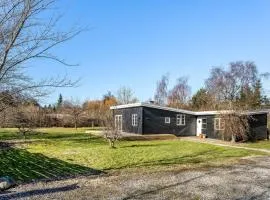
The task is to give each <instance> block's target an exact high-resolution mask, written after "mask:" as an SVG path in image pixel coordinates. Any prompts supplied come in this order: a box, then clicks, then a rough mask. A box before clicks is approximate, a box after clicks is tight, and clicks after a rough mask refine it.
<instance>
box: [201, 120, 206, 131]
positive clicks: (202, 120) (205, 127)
mask: <svg viewBox="0 0 270 200" xmlns="http://www.w3.org/2000/svg"><path fill="white" fill-rule="evenodd" d="M204 119H205V121H206V122H205V123H204V122H203V120H204ZM203 125H205V128H204V127H203ZM202 129H204V130H205V129H207V118H202Z"/></svg>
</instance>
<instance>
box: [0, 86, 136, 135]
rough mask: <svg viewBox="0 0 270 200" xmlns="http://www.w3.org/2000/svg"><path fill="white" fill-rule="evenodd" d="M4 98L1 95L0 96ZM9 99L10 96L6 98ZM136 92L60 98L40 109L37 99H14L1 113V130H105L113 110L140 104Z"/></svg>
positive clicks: (119, 91) (123, 88)
mask: <svg viewBox="0 0 270 200" xmlns="http://www.w3.org/2000/svg"><path fill="white" fill-rule="evenodd" d="M0 95H1V93H0ZM5 96H7V94H5ZM137 101H138V100H137V98H136V97H135V96H134V93H133V91H132V90H131V89H130V88H128V87H121V88H119V90H118V91H117V92H116V95H113V94H112V93H111V92H107V93H106V94H104V95H103V97H102V99H100V100H86V101H85V102H80V101H79V100H77V99H73V98H69V99H65V98H64V97H63V96H62V94H60V95H59V97H58V99H57V101H56V103H55V104H49V105H43V106H42V105H40V104H39V103H38V101H37V100H35V99H32V98H31V99H29V98H27V99H24V98H23V97H16V98H14V95H12V96H11V97H10V99H9V101H8V103H9V106H8V107H6V109H5V110H3V111H2V112H1V117H0V126H1V127H17V128H20V129H21V130H23V128H28V129H29V128H30V127H31V128H32V129H34V128H37V127H74V128H78V127H97V126H105V124H104V122H105V121H106V120H107V118H106V117H107V116H109V115H110V107H111V106H114V105H118V104H126V103H134V102H137Z"/></svg>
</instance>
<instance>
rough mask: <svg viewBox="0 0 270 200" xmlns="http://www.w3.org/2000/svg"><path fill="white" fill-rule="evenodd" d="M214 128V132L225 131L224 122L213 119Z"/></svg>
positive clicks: (220, 119)
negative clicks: (222, 124) (222, 125)
mask: <svg viewBox="0 0 270 200" xmlns="http://www.w3.org/2000/svg"><path fill="white" fill-rule="evenodd" d="M222 120H223V123H224V127H223V128H221V123H222ZM217 121H218V123H217ZM217 124H218V126H217ZM214 127H215V130H217V131H223V130H224V129H225V120H224V119H222V118H215V121H214Z"/></svg>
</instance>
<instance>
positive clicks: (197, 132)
mask: <svg viewBox="0 0 270 200" xmlns="http://www.w3.org/2000/svg"><path fill="white" fill-rule="evenodd" d="M202 119H203V118H202V117H197V120H196V136H200V134H202ZM199 126H200V127H201V128H200V130H199ZM198 130H199V131H198Z"/></svg>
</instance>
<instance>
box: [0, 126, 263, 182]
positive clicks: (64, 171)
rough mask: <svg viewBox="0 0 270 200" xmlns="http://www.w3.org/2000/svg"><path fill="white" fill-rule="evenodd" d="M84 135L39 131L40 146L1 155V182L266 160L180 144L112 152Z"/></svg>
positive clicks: (134, 144)
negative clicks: (7, 176)
mask: <svg viewBox="0 0 270 200" xmlns="http://www.w3.org/2000/svg"><path fill="white" fill-rule="evenodd" d="M85 130H86V129H84V128H83V129H78V130H75V129H64V128H52V129H42V130H39V132H42V134H39V135H34V136H31V138H37V139H38V140H34V141H32V142H31V143H25V144H21V143H20V145H19V147H17V148H15V149H9V150H0V160H1V162H0V169H1V170H0V176H6V175H10V176H12V177H14V178H15V179H17V180H21V181H27V180H32V179H40V178H55V177H63V176H66V175H77V174H81V173H86V172H88V173H92V172H93V171H95V170H100V171H105V172H110V170H119V169H136V168H141V170H144V169H147V168H151V167H164V166H165V167H166V166H174V165H176V166H184V165H185V166H186V165H188V166H190V167H193V168H194V167H195V168H196V167H198V166H201V165H209V166H211V165H212V164H215V165H218V164H219V163H224V162H226V161H229V160H230V161H231V160H233V159H238V158H241V157H245V156H251V155H264V153H261V152H257V151H250V150H245V149H236V148H230V147H220V146H215V145H211V144H203V143H196V142H189V141H181V140H179V139H176V140H154V141H119V142H117V144H116V146H117V148H116V149H111V148H109V145H108V142H107V141H105V140H104V139H103V138H101V137H99V136H95V135H91V134H89V133H85ZM1 131H2V132H1V133H0V135H2V137H3V133H4V134H11V135H13V134H16V133H15V130H13V129H10V130H7V129H5V130H4V131H5V132H4V131H3V130H1ZM5 137H6V136H5ZM8 139H10V138H8ZM95 172H96V171H95Z"/></svg>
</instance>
